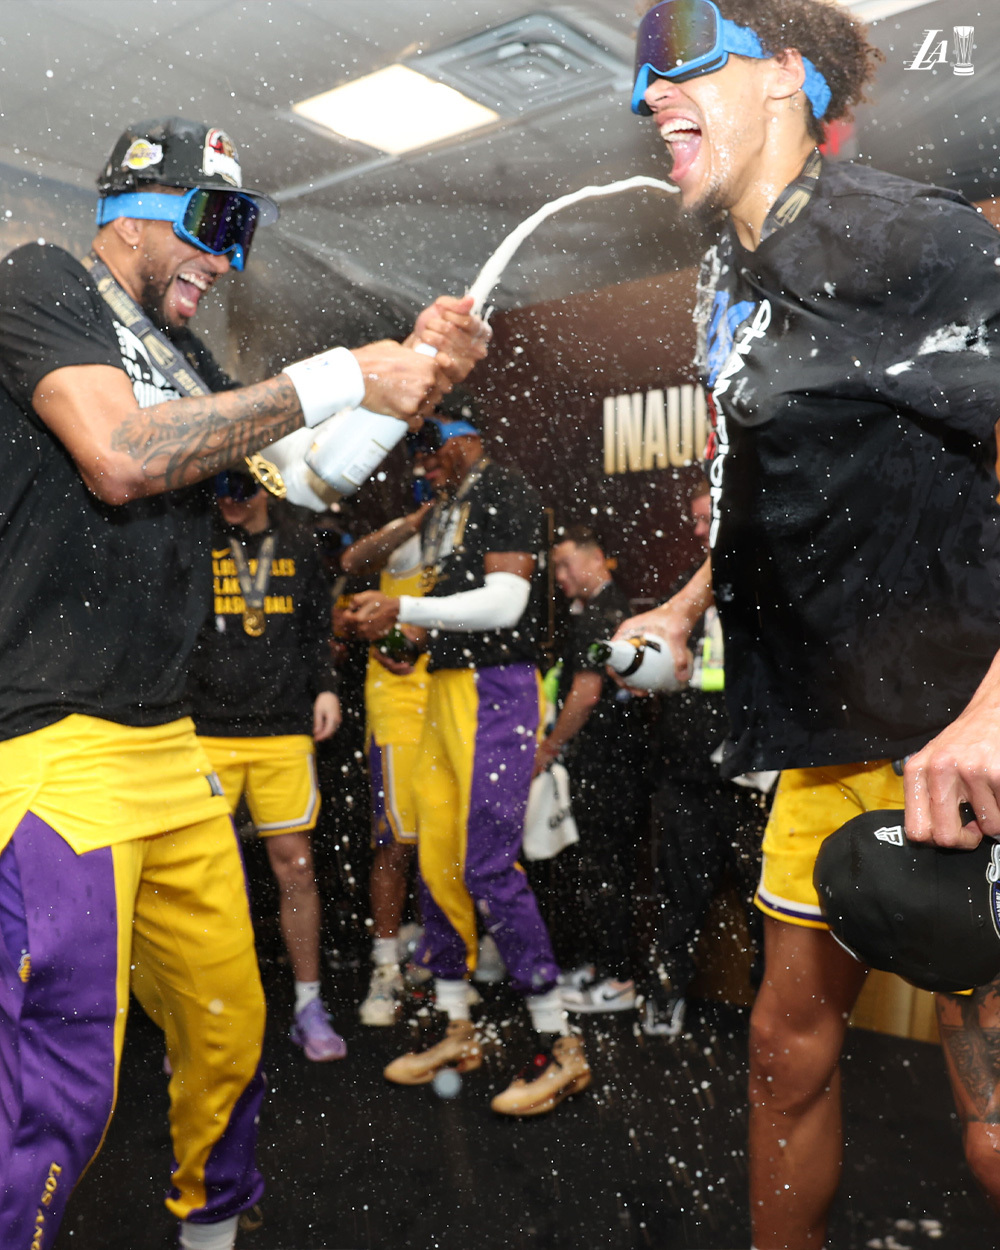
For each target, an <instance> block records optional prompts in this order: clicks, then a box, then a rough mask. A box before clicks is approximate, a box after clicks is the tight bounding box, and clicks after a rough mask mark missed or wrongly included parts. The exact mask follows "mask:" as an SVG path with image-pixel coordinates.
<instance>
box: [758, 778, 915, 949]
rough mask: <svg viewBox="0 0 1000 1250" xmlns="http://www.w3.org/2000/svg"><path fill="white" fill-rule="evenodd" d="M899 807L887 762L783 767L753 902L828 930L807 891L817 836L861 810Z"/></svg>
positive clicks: (897, 785) (898, 786) (896, 782)
mask: <svg viewBox="0 0 1000 1250" xmlns="http://www.w3.org/2000/svg"><path fill="white" fill-rule="evenodd" d="M902 806H903V779H902V777H900V776H898V775H897V774H896V773H895V772H893V769H892V764H891V763H890V762H889V761H887V760H875V761H874V762H871V763H866V764H840V765H831V766H829V767H825V768H790V769H786V770H785V771H784V772H782V774H781V777H780V778H779V780H778V788H777V790H776V791H775V796H774V803H773V804H772V807H771V816H770V819H769V820H768V822H767V828H766V829H765V830H764V845H763V850H764V859H763V866H762V868H761V875H760V885H759V886H758V887H757V894H756V898H755V902H756V904H757V906H758V907H759V908H760V910H761V911H762V912H764V914H765V915H767V916H773V917H774V918H775V919H776V920H785V921H787V922H788V923H789V924H797V925H802V926H804V927H805V928H809V929H828V928H829V927H830V926H829V925H828V924H827V923H826V921H825V920H824V919H823V915H822V912H821V911H820V906H819V898H818V897H817V895H816V891H815V890H814V889H813V867H814V866H815V863H816V856H817V855H818V854H819V848H820V845H821V844H822V842H823V840H824V839H825V838H828V837H829V836H830V834H831V833H835V832H836V831H837V830H838V829H839V828H840V826H841V825H842V824H844V823H845V822H846V821H848V820H850V819H851V818H852V817H853V816H859V815H860V814H861V813H862V812H871V811H877V810H878V809H879V808H883V807H887V808H902Z"/></svg>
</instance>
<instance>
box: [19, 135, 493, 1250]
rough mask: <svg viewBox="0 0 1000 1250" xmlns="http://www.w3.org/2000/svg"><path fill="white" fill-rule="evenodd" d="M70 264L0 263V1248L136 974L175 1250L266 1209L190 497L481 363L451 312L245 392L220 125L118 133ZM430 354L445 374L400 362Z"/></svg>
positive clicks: (55, 1218)
mask: <svg viewBox="0 0 1000 1250" xmlns="http://www.w3.org/2000/svg"><path fill="white" fill-rule="evenodd" d="M99 190H100V202H99V207H98V227H99V228H98V231H97V235H96V238H95V240H94V244H93V250H92V252H91V255H90V256H89V257H88V258H87V259H86V260H85V261H84V262H83V263H82V264H81V263H80V262H78V261H76V260H75V259H73V258H72V257H71V256H69V255H68V254H67V253H66V252H64V251H62V250H61V249H59V248H56V247H51V246H42V245H34V244H33V245H30V246H27V247H23V248H20V249H18V250H17V251H16V252H14V253H13V254H12V255H11V256H9V257H7V258H6V260H5V261H4V263H3V264H2V265H0V384H2V385H0V413H2V421H3V426H4V438H3V440H2V453H0V454H2V456H3V469H2V473H0V483H2V485H0V495H2V497H0V514H2V515H3V518H4V523H3V528H2V533H0V570H2V577H3V583H4V596H3V603H2V606H0V776H2V778H3V784H2V787H0V963H2V965H3V973H4V975H3V977H2V978H0V1056H2V1058H0V1158H3V1159H4V1168H3V1178H2V1189H0V1244H3V1245H4V1246H8V1245H9V1246H15V1245H18V1246H20V1245H24V1246H28V1245H29V1244H30V1245H31V1246H32V1247H33V1250H50V1247H51V1246H52V1245H53V1242H54V1240H55V1237H56V1234H57V1230H58V1227H59V1222H60V1219H61V1217H62V1215H63V1214H64V1212H65V1208H66V1201H67V1198H68V1197H69V1195H70V1193H71V1192H72V1189H73V1186H74V1184H75V1183H76V1181H77V1179H78V1177H79V1176H80V1175H81V1173H82V1172H83V1171H84V1170H85V1168H86V1167H87V1165H88V1163H89V1162H90V1160H91V1159H92V1158H93V1156H94V1155H95V1154H96V1152H97V1150H98V1148H99V1146H100V1144H101V1141H102V1138H103V1135H104V1132H105V1129H106V1127H107V1123H108V1120H109V1118H110V1115H111V1111H112V1107H113V1105H114V1099H115V1087H116V1082H117V1076H118V1068H119V1062H120V1056H121V1048H122V1042H123V1038H124V1028H125V1014H126V1009H127V1003H128V992H129V982H130V973H131V979H132V981H133V984H134V988H135V989H136V992H137V994H138V995H139V997H140V1000H141V1001H142V1003H143V1005H144V1006H145V1007H146V1008H147V1010H148V1011H149V1012H150V1014H151V1015H153V1016H154V1018H156V1019H157V1020H158V1022H159V1023H160V1024H161V1025H162V1027H163V1028H164V1031H165V1034H166V1046H167V1054H168V1057H169V1059H170V1063H171V1066H172V1069H173V1075H172V1077H171V1081H170V1124H171V1134H172V1145H173V1153H174V1158H175V1164H174V1168H173V1174H172V1178H171V1179H172V1184H171V1188H170V1190H169V1195H168V1198H167V1205H168V1207H169V1209H170V1211H171V1212H172V1213H173V1214H174V1215H175V1216H176V1217H177V1218H178V1219H180V1221H181V1226H180V1240H181V1245H182V1246H184V1247H191V1248H194V1247H197V1248H198V1250H228V1248H229V1247H231V1246H232V1245H233V1244H234V1240H235V1231H236V1223H237V1219H238V1216H239V1213H240V1212H241V1211H243V1210H245V1209H246V1208H248V1207H250V1206H251V1205H252V1204H253V1203H254V1202H256V1200H257V1198H258V1197H259V1195H260V1193H261V1190H262V1187H263V1183H262V1179H261V1177H260V1174H259V1172H258V1171H257V1168H256V1165H255V1162H254V1147H255V1138H256V1123H257V1118H258V1110H259V1104H260V1099H261V1095H262V1092H263V1078H262V1076H261V1072H260V1048H261V1041H262V1035H263V1023H264V1005H263V997H262V993H261V988H260V980H259V975H258V971H257V964H256V958H255V955H254V948H253V939H252V933H251V928H250V918H249V914H248V910H247V900H246V889H245V883H244V879H243V872H242V865H241V861H240V857H239V852H238V848H237V845H236V840H235V834H234V830H233V828H232V824H231V821H230V820H229V816H228V812H227V809H226V804H225V800H224V798H223V796H222V793H221V788H220V786H219V783H218V779H217V778H216V777H215V775H214V774H213V773H212V769H211V766H210V764H209V762H208V759H207V756H206V755H205V753H204V751H203V749H202V748H201V747H200V746H199V744H198V742H197V740H196V738H195V736H194V731H193V726H192V723H191V721H190V719H188V718H187V716H186V710H187V709H186V705H185V700H184V684H185V678H186V670H187V667H188V660H189V656H190V653H191V649H192V646H193V644H194V641H195V638H196V636H197V633H198V628H199V626H200V623H201V621H202V619H203V617H204V615H205V611H206V605H207V604H208V603H209V602H210V597H209V596H210V587H211V575H212V573H211V561H210V558H209V550H210V532H211V509H212V495H211V489H210V486H209V485H208V483H207V479H209V478H211V477H212V476H213V475H214V474H215V473H217V472H218V471H219V470H221V469H224V468H227V467H230V466H234V465H240V464H242V463H243V461H244V458H245V457H248V456H250V455H251V454H252V453H255V452H256V451H258V449H260V448H261V447H262V446H264V445H266V444H269V443H271V442H273V441H274V440H275V439H278V438H280V437H282V436H283V435H287V434H289V433H290V432H291V431H295V430H298V429H299V428H300V427H303V426H305V427H312V428H315V427H317V426H318V425H321V424H322V423H323V422H324V421H325V420H327V419H329V418H331V417H332V416H333V414H335V413H337V412H339V411H340V410H342V409H344V408H350V407H354V406H356V405H358V404H360V403H361V402H362V400H363V401H364V403H365V404H366V405H367V406H368V408H370V409H373V410H374V411H377V412H383V413H387V414H389V415H390V416H394V417H397V418H399V419H400V420H406V421H410V422H412V423H414V424H415V423H416V421H417V418H419V416H420V415H421V414H422V413H423V412H425V411H429V410H430V408H431V407H432V406H433V404H434V403H435V402H436V400H437V399H438V398H439V397H440V395H441V394H442V392H444V391H447V390H448V389H449V388H450V387H451V385H453V384H454V382H456V381H458V380H460V379H461V377H463V376H464V374H465V373H466V372H467V371H468V369H469V368H471V366H472V364H473V363H474V362H475V360H476V359H478V358H479V357H481V355H482V354H483V351H484V347H483V341H482V340H483V335H482V332H481V326H480V324H479V323H478V321H477V320H476V319H474V318H472V317H470V316H469V315H468V304H467V303H466V302H462V301H458V300H450V299H441V300H439V301H437V302H436V304H435V305H433V306H432V307H431V308H430V309H429V310H427V311H426V312H425V313H423V314H421V316H420V318H418V321H417V323H416V326H415V331H414V336H413V338H412V339H411V340H408V344H409V346H406V345H401V344H398V343H376V344H369V345H367V346H364V347H361V348H357V349H354V350H352V351H348V350H346V349H344V348H334V349H333V350H332V351H329V352H325V353H322V354H321V355H319V356H316V357H312V358H310V359H308V360H305V361H299V362H297V363H295V364H292V365H289V366H288V368H287V369H286V370H285V371H283V372H282V373H280V374H278V375H277V376H276V377H274V378H270V379H268V380H267V381H264V382H261V383H258V384H256V385H253V386H249V387H245V388H235V387H234V385H233V383H232V382H231V381H230V380H229V379H228V378H227V377H226V375H225V374H224V373H223V372H222V370H221V369H220V368H219V367H218V365H217V364H216V363H215V361H214V360H213V359H212V357H211V355H210V354H209V353H208V351H207V350H206V349H205V348H204V346H203V345H202V344H201V343H200V342H199V341H198V339H196V338H195V337H194V335H193V334H192V333H191V332H190V330H189V329H188V323H189V322H190V320H191V318H192V317H193V316H194V315H195V314H196V312H197V310H198V306H199V303H200V301H201V298H202V296H203V295H204V294H205V293H206V292H207V291H208V290H210V289H211V287H212V286H213V284H214V283H215V282H217V281H218V280H219V279H220V278H222V277H223V276H224V275H225V274H226V273H227V272H228V270H229V269H231V268H237V269H239V268H242V267H243V265H244V264H245V263H246V260H247V254H248V251H249V249H250V246H251V243H252V240H253V237H254V231H255V229H256V227H257V226H258V225H260V224H262V223H267V222H269V221H273V220H274V219H275V218H276V216H277V208H276V206H275V205H274V204H273V202H272V201H270V200H269V199H268V198H267V197H266V196H264V195H262V194H260V193H259V192H256V191H247V190H245V189H244V188H243V187H242V178H241V172H240V165H239V160H238V157H237V153H236V149H235V147H234V145H233V143H232V141H231V140H230V139H229V138H228V136H227V135H226V134H225V132H224V131H222V130H221V129H219V128H218V127H210V126H206V125H204V124H202V123H199V122H190V121H184V120H181V119H178V118H168V119H163V120H158V121H151V122H147V123H142V124H139V125H137V126H132V127H130V128H129V129H128V130H126V131H125V132H124V134H123V135H122V136H121V138H120V139H119V140H118V142H117V143H116V144H115V147H114V150H113V152H112V156H111V158H110V159H109V161H108V162H107V164H106V165H105V166H104V168H103V170H102V173H101V175H100V179H99ZM420 340H422V341H424V342H426V343H428V344H430V345H431V346H433V347H435V348H437V349H439V355H438V356H437V358H436V359H435V360H432V359H429V358H428V357H424V356H421V355H419V354H418V353H416V352H415V351H412V350H409V347H410V346H413V345H415V344H416V343H417V342H418V341H420Z"/></svg>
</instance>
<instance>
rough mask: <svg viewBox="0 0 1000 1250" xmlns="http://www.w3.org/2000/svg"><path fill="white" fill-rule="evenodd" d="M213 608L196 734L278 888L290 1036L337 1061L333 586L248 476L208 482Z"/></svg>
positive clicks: (201, 656) (200, 663)
mask: <svg viewBox="0 0 1000 1250" xmlns="http://www.w3.org/2000/svg"><path fill="white" fill-rule="evenodd" d="M215 489H216V495H217V503H218V511H219V514H220V521H221V524H218V525H216V527H215V530H214V531H213V535H212V572H213V579H214V582H215V585H214V594H213V603H212V607H213V611H212V613H211V614H210V615H209V617H208V619H207V620H206V621H205V624H204V626H203V628H202V631H201V634H200V635H199V638H198V645H197V646H196V648H195V652H194V657H193V661H192V666H191V683H190V691H191V703H192V709H193V716H194V722H195V729H196V730H197V733H198V737H199V739H200V741H201V744H202V746H203V747H204V748H205V750H206V751H207V753H208V758H209V759H210V760H211V763H212V767H213V768H214V769H215V772H216V775H217V776H218V778H219V780H220V781H221V782H222V788H223V790H224V792H225V795H226V799H227V801H228V803H229V811H230V813H231V814H232V815H234V816H235V814H236V810H237V808H238V807H239V804H240V800H241V798H245V799H246V803H247V807H248V808H249V811H250V817H251V819H252V820H253V823H254V828H255V829H256V831H257V834H258V835H259V836H260V837H261V838H263V839H264V842H265V845H266V847H267V856H268V860H269V861H270V864H271V869H272V871H273V872H274V876H275V879H276V881H277V883H278V891H279V897H280V917H281V933H282V936H283V938H284V940H285V948H286V949H287V951H288V960H289V963H290V964H291V966H292V974H293V976H294V978H295V1008H294V1016H295V1019H294V1023H293V1025H292V1031H291V1037H292V1041H293V1042H295V1043H297V1044H298V1045H300V1046H301V1047H302V1048H303V1050H304V1051H305V1054H306V1057H307V1058H308V1059H313V1060H316V1061H320V1062H321V1061H325V1060H329V1059H342V1058H343V1057H344V1055H345V1054H346V1053H347V1048H346V1046H345V1045H344V1042H343V1040H342V1039H341V1037H340V1036H339V1034H337V1033H336V1032H335V1031H334V1029H333V1028H332V1026H331V1024H330V1017H329V1012H328V1011H327V1010H326V1008H325V1007H324V1005H323V1003H322V1001H321V999H320V961H319V935H320V921H321V914H320V913H321V904H320V897H319V890H318V889H317V887H316V877H315V873H314V871H313V853H312V840H311V837H310V834H311V831H312V830H313V829H315V827H316V821H317V818H318V816H319V806H320V794H319V789H318V787H317V784H316V749H315V747H314V745H313V743H314V741H315V742H323V741H325V740H326V739H327V738H330V737H331V736H332V735H333V734H334V733H336V731H337V728H338V727H339V725H340V703H339V701H338V699H337V694H336V688H337V677H336V673H335V672H334V671H333V665H332V662H331V655H330V630H331V618H330V588H329V584H328V582H327V578H326V573H325V571H324V569H323V566H322V563H321V561H320V559H319V555H318V552H317V550H316V547H315V543H314V542H313V540H312V537H311V536H310V535H308V534H306V533H304V532H303V531H302V530H301V529H300V528H299V527H297V526H296V525H295V524H294V523H293V522H292V521H291V519H290V518H287V517H286V519H284V520H283V521H281V520H279V521H278V522H276V523H275V522H274V521H272V519H271V516H270V508H269V504H268V498H269V496H268V494H267V492H266V491H265V490H264V489H263V487H262V486H261V485H260V484H259V483H258V482H256V481H255V480H254V479H253V478H252V477H251V476H250V475H249V474H247V473H242V472H240V471H239V470H238V469H227V470H225V471H223V472H222V473H220V474H219V476H218V477H217V478H216V479H215Z"/></svg>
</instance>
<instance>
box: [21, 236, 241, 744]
mask: <svg viewBox="0 0 1000 1250" xmlns="http://www.w3.org/2000/svg"><path fill="white" fill-rule="evenodd" d="M176 341H177V344H178V346H179V347H180V349H181V350H182V352H183V353H184V354H185V355H187V356H188V357H189V359H191V361H192V363H193V364H194V365H195V367H196V368H197V370H198V372H199V373H200V374H201V376H202V378H203V379H204V380H205V382H206V383H207V384H208V385H209V386H210V387H211V388H212V389H213V390H222V389H224V388H225V387H227V386H230V385H232V384H231V382H230V381H229V379H228V378H227V377H226V376H225V374H223V373H222V371H221V370H220V369H219V368H218V366H217V365H216V364H215V363H214V362H213V360H212V358H211V356H210V355H209V354H208V352H207V351H206V349H205V348H204V347H203V346H202V345H201V344H200V343H199V341H198V340H197V339H196V338H195V337H194V336H193V335H191V334H190V333H182V334H180V335H178V337H177V340H176ZM90 364H98V365H110V366H112V367H113V368H117V369H122V370H124V371H125V372H126V373H127V374H128V376H129V377H130V379H131V380H132V386H133V390H134V392H135V396H136V399H137V401H138V403H139V404H140V406H142V407H146V406H148V405H150V404H155V403H159V402H161V401H163V400H166V399H175V398H177V393H176V391H174V390H173V389H172V388H171V387H170V386H169V385H168V384H167V383H166V380H165V379H164V378H163V376H162V375H161V374H160V373H159V372H158V371H157V370H156V369H154V368H153V366H152V364H151V363H150V361H149V359H148V357H147V356H146V353H145V350H144V348H143V347H142V344H141V343H140V342H139V340H138V339H137V338H136V337H135V335H133V334H131V332H130V331H128V330H127V329H125V327H124V326H121V325H119V324H118V323H117V322H116V321H115V319H114V318H113V316H112V314H111V311H110V309H109V308H108V306H107V305H106V304H105V302H104V300H103V299H101V297H100V295H99V294H98V292H97V288H96V286H95V285H94V283H93V282H92V281H91V279H90V277H89V275H88V274H87V272H86V270H85V269H84V268H83V267H82V265H80V264H79V262H77V261H76V260H74V259H73V258H72V257H71V256H70V255H69V254H68V253H66V252H64V251H62V250H61V249H60V248H55V247H48V246H37V245H35V244H32V245H29V246H26V247H22V248H19V249H18V250H17V251H15V252H13V253H12V254H11V255H10V256H8V257H6V258H5V259H4V260H3V261H0V385H2V388H3V389H0V422H2V434H0V585H2V586H3V594H2V595H0V738H10V737H14V736H16V735H18V734H23V733H28V732H31V731H32V730H35V729H40V728H42V727H43V726H45V725H49V724H52V723H54V722H55V721H57V720H60V719H61V718H62V717H64V716H67V715H69V714H70V713H73V712H79V713H85V714H87V715H90V716H100V717H103V718H105V719H107V720H112V721H117V722H119V723H121V724H127V725H153V724H161V723H163V722H165V721H168V720H172V719H174V718H175V717H176V716H178V715H181V714H183V713H184V712H185V711H186V703H185V699H184V685H185V681H186V676H187V665H188V658H189V656H190V654H191V650H192V648H193V646H194V642H195V639H196V637H197V634H198V630H199V628H200V626H201V622H202V620H203V618H204V616H205V612H206V610H207V607H208V604H209V602H210V595H211V575H212V574H211V562H210V560H209V558H208V550H209V533H210V524H211V519H210V510H209V509H210V491H209V489H208V488H206V487H205V486H204V485H199V486H195V487H190V488H187V489H185V490H180V491H173V492H171V493H170V494H166V495H157V496H155V497H153V498H149V499H139V500H136V501H135V502H133V503H128V504H123V505H120V506H113V505H110V504H105V503H102V502H101V501H100V500H98V499H96V498H95V497H94V496H93V495H92V494H91V493H90V491H88V490H87V488H86V486H85V485H84V483H83V479H82V478H81V477H80V474H79V472H78V471H77V469H76V466H75V465H74V463H73V461H72V459H71V458H70V456H69V454H68V452H67V451H66V449H65V448H64V447H63V445H62V444H61V443H60V442H59V440H58V439H57V438H56V437H55V435H53V434H52V433H50V432H49V430H48V429H47V428H46V426H45V425H44V424H43V423H42V421H41V420H40V419H39V418H38V417H37V416H36V415H35V413H34V411H33V410H32V407H31V397H32V394H33V393H34V390H35V387H36V386H37V385H38V383H39V382H40V381H41V379H42V378H44V377H45V376H46V375H47V374H49V373H51V372H52V371H54V370H56V369H60V368H63V367H65V366H71V365H90Z"/></svg>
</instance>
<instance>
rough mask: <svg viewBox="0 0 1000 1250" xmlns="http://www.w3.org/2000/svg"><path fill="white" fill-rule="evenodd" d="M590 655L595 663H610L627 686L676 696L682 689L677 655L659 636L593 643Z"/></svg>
mask: <svg viewBox="0 0 1000 1250" xmlns="http://www.w3.org/2000/svg"><path fill="white" fill-rule="evenodd" d="M587 655H588V658H589V659H590V662H591V663H592V664H606V665H607V667H608V668H610V669H612V670H613V671H614V672H616V673H617V674H618V676H619V677H620V678H621V679H622V680H623V681H624V682H625V684H626V686H633V687H634V688H635V689H636V690H650V691H652V692H653V693H654V694H673V693H674V692H675V691H677V690H680V688H681V683H680V682H679V681H678V680H677V675H676V673H675V672H674V653H673V652H672V651H671V650H670V645H669V643H667V642H665V641H664V640H663V639H662V638H657V636H656V635H655V634H639V635H637V636H636V637H635V638H619V639H618V640H617V641H614V642H613V641H611V640H604V639H602V640H600V641H598V642H592V643H591V644H590V646H589V647H588V649H587Z"/></svg>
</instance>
